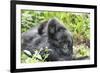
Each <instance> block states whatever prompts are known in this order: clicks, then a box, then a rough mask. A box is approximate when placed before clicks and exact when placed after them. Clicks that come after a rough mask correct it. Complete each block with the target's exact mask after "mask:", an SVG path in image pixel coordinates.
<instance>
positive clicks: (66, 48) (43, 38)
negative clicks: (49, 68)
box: [21, 18, 73, 61]
mask: <svg viewBox="0 0 100 73" xmlns="http://www.w3.org/2000/svg"><path fill="white" fill-rule="evenodd" d="M21 46H22V50H27V51H30V52H31V54H34V50H35V49H41V48H42V49H45V47H48V49H49V56H48V58H47V59H46V60H47V61H65V60H72V55H73V39H72V35H71V33H70V32H69V31H68V30H67V29H66V28H65V27H64V26H63V25H62V24H61V23H60V22H59V21H58V20H57V19H55V18H52V19H50V20H48V21H45V22H43V23H41V24H40V25H39V26H38V27H35V28H32V29H30V30H29V31H27V32H25V33H23V34H22V44H21ZM40 54H41V55H42V54H44V51H41V53H40Z"/></svg>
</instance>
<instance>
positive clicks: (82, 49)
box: [73, 44, 90, 58]
mask: <svg viewBox="0 0 100 73" xmlns="http://www.w3.org/2000/svg"><path fill="white" fill-rule="evenodd" d="M73 52H74V56H75V57H76V58H77V57H85V56H90V49H89V48H88V47H87V46H86V45H84V44H81V45H77V46H74V51H73Z"/></svg>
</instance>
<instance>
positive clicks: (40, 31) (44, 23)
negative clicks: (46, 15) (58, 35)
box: [38, 21, 48, 35]
mask: <svg viewBox="0 0 100 73" xmlns="http://www.w3.org/2000/svg"><path fill="white" fill-rule="evenodd" d="M47 22H48V21H43V22H42V23H40V26H39V27H38V33H39V34H40V35H42V34H43V33H44V32H45V27H46V24H47Z"/></svg>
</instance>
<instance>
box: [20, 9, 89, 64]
mask: <svg viewBox="0 0 100 73" xmlns="http://www.w3.org/2000/svg"><path fill="white" fill-rule="evenodd" d="M55 17H56V18H57V19H59V20H60V22H62V23H63V24H64V25H65V27H66V28H67V29H68V30H69V31H70V32H71V33H72V34H73V40H74V47H73V48H74V51H73V52H74V56H75V57H83V56H90V55H89V52H90V49H89V48H90V14H89V13H75V12H51V11H33V10H21V33H23V32H26V31H28V30H29V29H30V28H32V27H35V26H37V25H39V23H41V22H42V21H44V20H49V19H51V18H55ZM38 56H39V58H40V57H41V56H40V55H38ZM38 56H37V58H38ZM28 59H29V60H28ZM41 59H42V57H41ZM26 60H28V61H26ZM42 60H43V59H42ZM21 62H22V63H35V62H41V61H40V60H36V59H34V57H33V58H29V57H28V56H27V55H25V54H24V53H22V54H21ZM42 62H44V60H43V61H42Z"/></svg>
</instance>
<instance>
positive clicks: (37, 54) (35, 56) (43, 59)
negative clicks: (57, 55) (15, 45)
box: [21, 48, 49, 63]
mask: <svg viewBox="0 0 100 73" xmlns="http://www.w3.org/2000/svg"><path fill="white" fill-rule="evenodd" d="M41 51H44V52H45V54H42V55H40V52H41ZM34 52H35V53H34V54H33V55H32V57H29V56H28V55H26V54H25V53H24V52H23V51H22V53H21V63H37V62H46V58H48V56H49V54H48V52H49V50H48V48H45V49H44V50H41V49H36V50H34Z"/></svg>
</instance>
